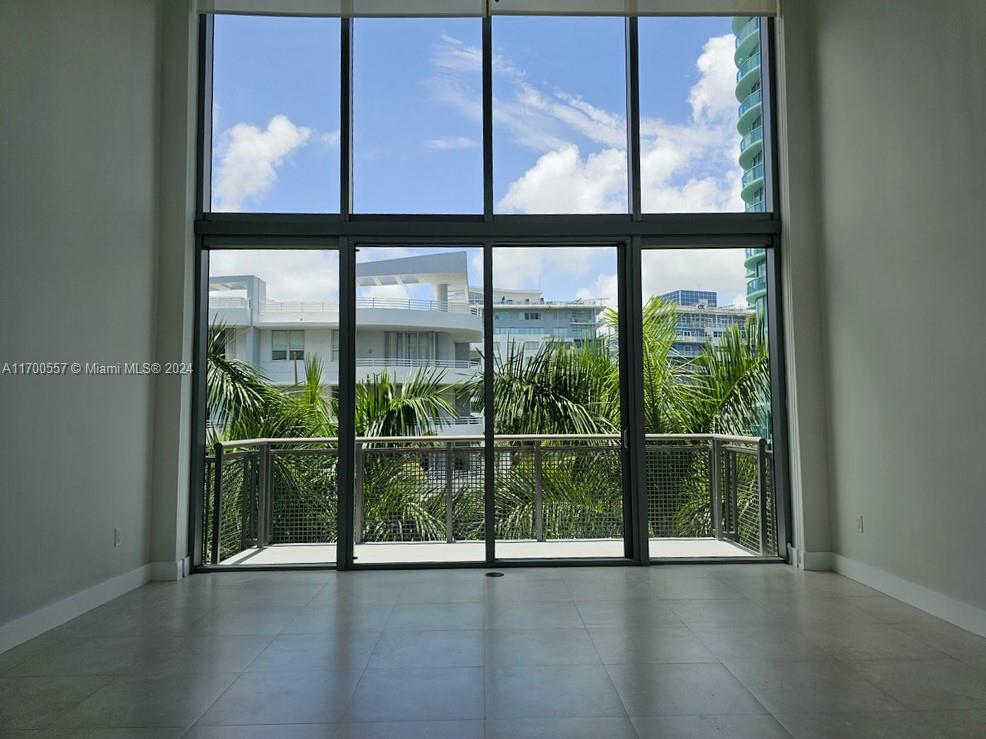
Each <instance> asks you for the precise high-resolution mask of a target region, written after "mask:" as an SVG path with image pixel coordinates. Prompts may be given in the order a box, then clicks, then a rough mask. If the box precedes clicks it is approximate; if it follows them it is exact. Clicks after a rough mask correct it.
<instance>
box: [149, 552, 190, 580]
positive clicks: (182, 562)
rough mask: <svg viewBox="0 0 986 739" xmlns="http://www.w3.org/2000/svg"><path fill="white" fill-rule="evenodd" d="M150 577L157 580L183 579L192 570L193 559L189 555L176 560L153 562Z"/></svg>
mask: <svg viewBox="0 0 986 739" xmlns="http://www.w3.org/2000/svg"><path fill="white" fill-rule="evenodd" d="M148 566H149V567H150V579H151V580H154V581H156V582H161V581H163V582H174V581H175V580H181V579H182V578H183V577H185V575H187V574H188V573H189V572H190V571H191V560H190V559H189V558H188V557H185V558H184V559H177V560H175V561H174V562H151V563H150V565H148Z"/></svg>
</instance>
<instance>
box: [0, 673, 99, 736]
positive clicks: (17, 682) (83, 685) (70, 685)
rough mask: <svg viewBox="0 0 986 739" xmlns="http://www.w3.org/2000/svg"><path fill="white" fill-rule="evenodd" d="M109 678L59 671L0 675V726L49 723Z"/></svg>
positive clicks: (24, 726) (25, 726)
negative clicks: (42, 674)
mask: <svg viewBox="0 0 986 739" xmlns="http://www.w3.org/2000/svg"><path fill="white" fill-rule="evenodd" d="M111 679H112V678H109V677H100V676H60V675H52V676H48V677H16V678H14V677H5V678H0V728H2V729H33V728H39V727H44V726H49V725H51V724H52V722H53V721H55V720H56V719H58V718H60V717H61V716H62V715H64V714H65V713H66V712H67V711H69V710H71V709H72V708H73V707H75V706H77V705H78V704H80V703H81V702H82V701H84V700H85V699H86V698H88V697H89V696H91V695H92V694H93V693H95V692H96V691H97V690H99V689H100V688H102V687H103V686H105V685H106V684H107V683H109V682H110V680H111Z"/></svg>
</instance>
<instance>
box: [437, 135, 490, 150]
mask: <svg viewBox="0 0 986 739" xmlns="http://www.w3.org/2000/svg"><path fill="white" fill-rule="evenodd" d="M426 143H427V146H428V148H429V149H437V150H438V151H448V150H451V149H472V148H473V147H475V146H478V145H479V144H478V143H477V141H476V140H475V139H471V138H469V137H468V136H448V137H446V138H442V139H431V140H430V141H428V142H426Z"/></svg>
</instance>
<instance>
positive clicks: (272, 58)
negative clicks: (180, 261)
mask: <svg viewBox="0 0 986 739" xmlns="http://www.w3.org/2000/svg"><path fill="white" fill-rule="evenodd" d="M339 33H340V32H339V20H338V19H334V18H278V17H271V16H235V15H217V16H215V42H214V56H213V85H212V87H213V94H212V210H214V211H233V212H267V213H275V212H280V213H333V212H338V211H339V78H340V72H339V59H340V57H339V50H340V45H339Z"/></svg>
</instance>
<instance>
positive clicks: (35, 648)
mask: <svg viewBox="0 0 986 739" xmlns="http://www.w3.org/2000/svg"><path fill="white" fill-rule="evenodd" d="M64 643H65V639H64V638H61V637H57V636H54V635H53V634H52V632H48V633H47V634H42V635H41V636H38V637H36V638H34V639H31V640H30V641H27V642H24V643H23V644H18V645H17V646H16V647H13V648H11V649H8V650H7V651H6V652H0V676H2V675H4V674H5V673H7V672H9V671H10V670H12V669H13V668H15V667H17V666H19V665H21V664H23V663H24V662H25V661H26V660H28V659H30V658H33V657H36V656H38V655H39V654H41V653H42V652H46V651H48V650H49V649H51V647H53V646H55V645H58V644H64Z"/></svg>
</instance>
